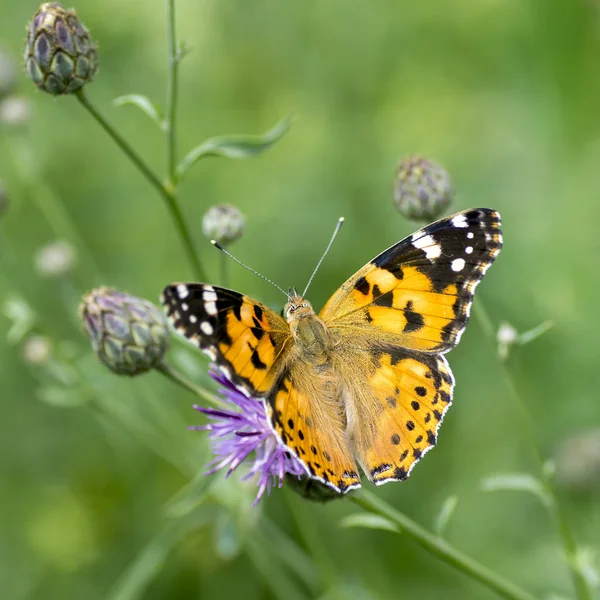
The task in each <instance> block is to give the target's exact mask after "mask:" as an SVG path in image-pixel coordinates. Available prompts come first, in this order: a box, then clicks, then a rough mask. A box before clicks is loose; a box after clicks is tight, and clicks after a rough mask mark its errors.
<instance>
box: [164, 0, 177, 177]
mask: <svg viewBox="0 0 600 600" xmlns="http://www.w3.org/2000/svg"><path fill="white" fill-rule="evenodd" d="M167 45H168V57H169V80H168V87H167V121H166V123H167V171H168V173H169V180H170V182H171V186H172V187H173V189H174V188H175V186H176V185H177V173H176V171H177V151H176V143H175V142H176V137H175V133H176V132H175V126H176V123H175V117H176V114H177V76H178V71H179V56H178V54H177V33H176V29H175V0H167Z"/></svg>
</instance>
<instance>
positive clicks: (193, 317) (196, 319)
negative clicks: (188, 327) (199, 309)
mask: <svg viewBox="0 0 600 600" xmlns="http://www.w3.org/2000/svg"><path fill="white" fill-rule="evenodd" d="M197 321H198V317H197V316H196V315H190V323H196V322H197Z"/></svg>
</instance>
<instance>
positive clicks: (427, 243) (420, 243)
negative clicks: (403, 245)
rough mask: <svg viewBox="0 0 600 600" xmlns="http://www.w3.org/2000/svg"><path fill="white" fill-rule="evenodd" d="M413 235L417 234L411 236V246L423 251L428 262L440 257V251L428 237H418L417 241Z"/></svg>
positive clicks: (437, 245) (436, 244)
mask: <svg viewBox="0 0 600 600" xmlns="http://www.w3.org/2000/svg"><path fill="white" fill-rule="evenodd" d="M415 235H417V234H414V235H413V236H412V245H413V246H414V247H415V248H419V249H420V250H423V251H424V252H425V256H426V257H427V258H429V259H430V260H433V259H434V258H438V257H439V256H440V254H441V253H442V249H441V247H440V245H439V244H438V243H437V242H436V241H435V240H434V239H433V238H432V237H431V236H430V235H424V236H422V237H418V238H417V239H415Z"/></svg>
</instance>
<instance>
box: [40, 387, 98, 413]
mask: <svg viewBox="0 0 600 600" xmlns="http://www.w3.org/2000/svg"><path fill="white" fill-rule="evenodd" d="M35 394H36V396H37V398H38V400H40V402H43V403H44V404H49V405H50V406H54V407H56V408H75V407H78V406H83V405H85V404H87V402H88V400H89V397H88V396H87V394H84V393H83V392H82V390H79V389H69V388H64V387H58V386H44V387H41V388H38V389H37V390H36V392H35Z"/></svg>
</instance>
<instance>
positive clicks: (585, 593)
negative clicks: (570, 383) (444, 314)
mask: <svg viewBox="0 0 600 600" xmlns="http://www.w3.org/2000/svg"><path fill="white" fill-rule="evenodd" d="M473 309H474V314H475V318H476V319H477V320H478V321H479V324H480V327H481V328H482V330H483V332H484V333H485V335H486V336H487V337H488V340H489V341H490V343H491V344H492V346H494V347H495V344H496V334H495V330H494V326H493V323H492V320H491V319H490V317H489V315H488V313H487V311H486V309H485V306H484V304H483V302H482V301H481V298H479V299H478V300H477V301H476V302H475V303H474V305H473ZM494 350H495V348H494ZM498 362H499V363H500V367H501V369H502V372H503V374H504V379H505V381H506V386H507V387H508V389H509V391H510V393H511V395H512V397H513V400H514V402H515V405H516V406H517V408H518V410H519V412H520V413H521V418H522V421H523V425H524V426H525V429H526V432H525V433H526V438H527V439H528V441H529V445H530V451H531V454H532V455H533V457H534V459H535V461H536V462H537V464H538V468H539V477H540V480H541V482H542V485H543V486H544V488H545V491H546V493H547V495H548V497H549V498H550V500H551V502H550V505H549V506H550V513H551V515H552V517H553V519H554V521H555V524H556V527H557V529H558V532H559V535H560V538H561V542H562V546H563V551H564V553H565V558H566V563H567V568H568V570H569V574H570V576H571V580H572V582H573V587H574V588H575V590H576V593H577V598H578V599H579V600H593V593H592V590H591V589H590V587H589V584H588V581H587V580H586V578H585V576H584V574H583V573H582V572H581V570H580V569H579V567H578V562H577V544H576V542H575V538H574V537H573V532H572V531H571V528H570V526H569V523H568V521H567V518H566V516H565V514H564V512H563V511H562V508H561V506H560V503H559V501H558V496H557V492H556V489H555V487H554V483H553V481H552V477H551V475H549V474H548V472H547V470H546V469H545V465H544V458H543V455H542V452H541V450H540V448H539V446H538V444H537V443H536V441H535V439H536V438H535V429H534V426H533V421H532V420H531V416H530V414H529V411H528V410H527V405H526V404H525V402H524V401H523V399H522V398H521V395H520V394H519V391H518V389H517V386H516V384H515V381H514V377H513V374H512V373H511V372H510V370H509V368H508V364H507V361H502V360H499V361H498Z"/></svg>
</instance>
